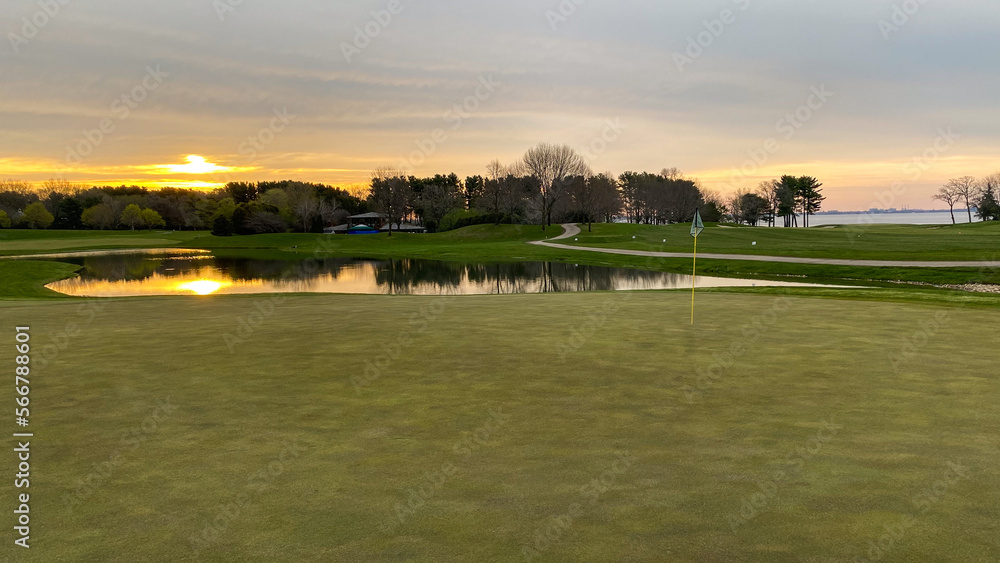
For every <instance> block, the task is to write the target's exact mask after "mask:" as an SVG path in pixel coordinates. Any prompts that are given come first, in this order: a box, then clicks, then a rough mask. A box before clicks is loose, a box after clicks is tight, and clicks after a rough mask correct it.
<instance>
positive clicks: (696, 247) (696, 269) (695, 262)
mask: <svg viewBox="0 0 1000 563" xmlns="http://www.w3.org/2000/svg"><path fill="white" fill-rule="evenodd" d="M697 273H698V237H697V236H696V237H694V266H693V267H692V269H691V326H694V288H695V282H696V281H697V280H696V279H695V275H696V274H697Z"/></svg>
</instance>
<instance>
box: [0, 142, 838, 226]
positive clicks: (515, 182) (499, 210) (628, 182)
mask: <svg viewBox="0 0 1000 563" xmlns="http://www.w3.org/2000/svg"><path fill="white" fill-rule="evenodd" d="M821 186H822V184H821V183H819V181H817V180H816V179H815V178H812V177H805V176H804V177H793V176H783V177H782V178H780V179H777V180H773V181H770V182H764V183H762V184H761V185H760V186H758V188H757V189H756V190H754V191H751V190H745V189H743V190H739V191H737V192H736V193H735V194H733V195H732V196H731V197H729V198H724V197H723V196H722V195H721V194H719V193H718V192H715V191H711V190H706V189H705V188H704V187H703V186H701V185H700V184H699V182H698V181H697V180H693V179H689V178H685V177H684V175H683V174H681V172H680V171H679V170H677V169H676V168H665V169H663V170H662V171H660V172H659V173H650V172H634V171H628V172H624V173H622V174H618V175H615V174H613V173H611V172H600V173H594V172H593V171H592V170H591V168H590V166H588V164H587V161H586V159H584V158H583V156H581V155H580V154H579V153H577V152H576V151H575V150H573V149H572V148H571V147H569V146H566V145H550V144H546V143H542V144H540V145H538V146H535V147H532V148H531V149H529V150H528V151H527V152H525V154H524V156H523V157H522V158H520V159H518V160H517V161H515V162H513V163H509V164H505V163H503V162H500V161H499V160H494V161H492V162H490V163H488V164H487V165H486V170H485V174H483V175H474V176H468V177H466V178H465V179H464V180H463V179H461V178H459V176H458V175H457V174H454V173H451V174H447V175H444V174H437V175H435V176H432V177H424V178H420V177H416V176H413V175H411V174H408V173H407V172H405V171H404V170H401V169H396V168H392V167H382V168H378V169H376V170H374V171H373V172H372V175H371V181H370V184H369V185H368V192H367V194H357V193H356V192H348V191H347V190H344V189H340V188H337V187H334V186H329V185H325V184H316V183H308V182H297V181H281V182H256V183H254V182H230V183H228V184H226V185H225V186H224V187H222V188H219V189H216V190H213V191H208V192H202V191H194V190H185V189H176V188H163V189H159V190H150V189H147V188H143V187H138V186H119V187H89V188H88V187H81V186H74V185H71V184H69V183H67V182H63V181H50V182H46V183H45V184H43V185H42V186H41V188H40V189H34V188H33V187H32V186H31V185H29V184H26V183H24V182H16V181H13V180H8V181H6V182H0V227H11V226H14V227H19V228H42V229H45V228H56V229H85V228H90V229H133V230H134V229H142V228H146V229H154V228H166V229H171V230H185V229H190V230H199V229H210V230H211V231H212V232H213V233H214V234H216V235H224V236H225V235H242V234H261V233H283V232H288V231H294V232H322V231H323V229H324V228H325V227H330V226H335V225H339V224H342V223H344V222H346V221H347V217H349V216H351V215H355V214H360V213H366V212H371V211H375V212H378V213H381V214H382V215H384V216H385V218H386V223H388V224H389V226H390V229H396V228H398V227H399V226H400V225H402V224H404V223H407V222H411V223H414V224H419V225H421V226H423V227H425V228H426V229H427V230H429V231H447V230H451V229H456V228H461V227H465V226H469V225H474V224H488V223H492V224H495V225H499V224H501V223H512V224H533V225H540V226H541V227H542V229H546V228H547V227H549V226H551V225H552V224H553V223H565V222H572V223H583V224H586V225H587V227H588V230H589V229H591V226H592V224H593V223H600V222H615V221H626V222H629V223H636V224H649V225H663V224H672V223H685V222H689V221H691V220H692V219H693V218H694V214H695V211H696V210H700V211H701V215H702V218H703V219H704V220H705V221H707V222H720V221H732V222H736V223H745V224H748V225H759V224H761V223H766V224H768V225H770V226H775V225H776V224H777V221H778V220H779V219H783V221H784V225H785V226H786V227H790V226H798V224H799V216H800V215H801V217H802V226H808V224H809V216H810V215H811V214H813V213H816V212H817V211H819V210H820V208H821V206H822V203H823V200H824V199H825V198H824V196H823V195H822V190H821V189H820V188H821ZM372 226H375V227H378V228H380V227H382V226H383V225H372ZM390 232H391V231H390Z"/></svg>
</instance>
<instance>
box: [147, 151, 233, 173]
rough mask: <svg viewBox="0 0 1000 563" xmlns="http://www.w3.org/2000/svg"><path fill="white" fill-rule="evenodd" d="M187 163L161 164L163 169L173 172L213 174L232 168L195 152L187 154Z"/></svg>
mask: <svg viewBox="0 0 1000 563" xmlns="http://www.w3.org/2000/svg"><path fill="white" fill-rule="evenodd" d="M187 161H188V163H187V164H165V165H162V166H161V167H160V168H162V169H163V170H164V171H167V172H173V173H175V174H213V173H216V172H229V171H231V170H233V168H231V167H228V166H220V165H218V164H215V163H212V162H208V160H207V159H206V158H205V157H203V156H199V155H196V154H192V155H189V156H188V157H187Z"/></svg>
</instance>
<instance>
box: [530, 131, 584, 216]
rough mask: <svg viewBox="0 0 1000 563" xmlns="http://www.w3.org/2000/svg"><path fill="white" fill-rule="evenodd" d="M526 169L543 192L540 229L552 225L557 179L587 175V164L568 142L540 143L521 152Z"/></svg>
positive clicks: (557, 190)
mask: <svg viewBox="0 0 1000 563" xmlns="http://www.w3.org/2000/svg"><path fill="white" fill-rule="evenodd" d="M523 162H524V167H525V169H526V171H527V172H528V173H529V174H531V175H532V176H534V177H535V178H536V179H538V182H539V184H541V194H542V230H543V231H544V230H545V227H546V225H551V224H552V208H553V207H554V206H555V203H556V201H558V200H559V198H560V196H561V195H562V194H561V193H559V182H558V181H559V180H562V179H563V178H566V177H569V176H589V175H590V167H589V166H587V161H586V160H584V158H583V157H582V156H580V154H579V153H577V152H576V151H575V150H573V149H572V148H570V147H569V146H568V145H558V146H557V145H550V144H548V143H542V144H540V145H538V146H537V147H534V148H532V149H529V150H528V152H527V153H525V155H524V159H523Z"/></svg>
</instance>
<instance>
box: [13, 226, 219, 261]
mask: <svg viewBox="0 0 1000 563" xmlns="http://www.w3.org/2000/svg"><path fill="white" fill-rule="evenodd" d="M203 234H205V233H199V232H193V231H174V232H165V231H56V230H39V231H35V230H31V231H29V230H10V229H0V256H13V255H23V254H44V253H57V252H72V251H80V250H98V249H99V250H111V249H119V248H161V247H162V248H172V247H175V246H179V245H181V244H183V243H184V242H186V241H189V240H191V239H192V238H194V237H197V236H199V235H203Z"/></svg>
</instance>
